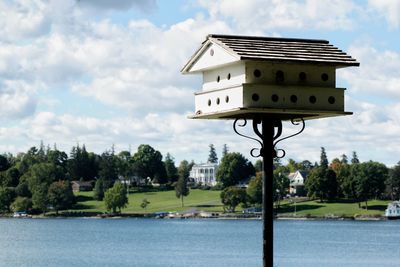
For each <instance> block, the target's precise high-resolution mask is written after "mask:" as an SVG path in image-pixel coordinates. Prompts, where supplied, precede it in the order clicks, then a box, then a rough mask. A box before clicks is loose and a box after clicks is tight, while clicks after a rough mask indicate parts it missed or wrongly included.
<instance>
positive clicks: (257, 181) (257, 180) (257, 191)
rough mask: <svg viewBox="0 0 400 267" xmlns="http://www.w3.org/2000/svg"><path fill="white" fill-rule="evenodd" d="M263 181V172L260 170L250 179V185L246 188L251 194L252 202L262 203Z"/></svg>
mask: <svg viewBox="0 0 400 267" xmlns="http://www.w3.org/2000/svg"><path fill="white" fill-rule="evenodd" d="M262 190H263V181H262V174H261V172H258V173H257V174H256V176H253V177H252V178H251V179H250V182H249V186H248V187H247V189H246V193H247V195H248V196H249V201H250V203H252V204H261V203H262V198H263V192H262Z"/></svg>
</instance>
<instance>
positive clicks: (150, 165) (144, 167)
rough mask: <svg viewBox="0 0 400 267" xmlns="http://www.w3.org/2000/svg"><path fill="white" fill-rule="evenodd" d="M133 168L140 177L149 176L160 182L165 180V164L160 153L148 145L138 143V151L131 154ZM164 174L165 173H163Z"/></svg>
mask: <svg viewBox="0 0 400 267" xmlns="http://www.w3.org/2000/svg"><path fill="white" fill-rule="evenodd" d="M133 162H134V163H133V168H134V171H135V173H136V174H137V175H138V176H139V177H141V178H142V179H146V178H147V177H150V178H151V179H152V180H153V181H156V180H158V181H157V182H159V183H160V184H163V183H166V182H167V179H166V178H167V177H163V176H164V175H165V166H164V164H163V162H162V155H161V153H160V152H159V151H157V150H155V149H154V148H152V147H151V146H150V145H143V144H142V145H140V146H139V147H138V151H137V152H136V153H135V154H134V155H133ZM165 176H166V175H165Z"/></svg>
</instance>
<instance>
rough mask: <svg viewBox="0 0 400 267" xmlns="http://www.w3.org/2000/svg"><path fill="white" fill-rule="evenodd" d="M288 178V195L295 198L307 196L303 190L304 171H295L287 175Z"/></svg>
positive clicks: (305, 176)
mask: <svg viewBox="0 0 400 267" xmlns="http://www.w3.org/2000/svg"><path fill="white" fill-rule="evenodd" d="M288 178H289V182H290V184H289V193H290V194H291V195H296V196H305V195H307V193H306V190H305V188H304V185H305V182H306V179H307V173H306V172H305V171H296V172H292V173H289V175H288Z"/></svg>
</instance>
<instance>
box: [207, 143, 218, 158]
mask: <svg viewBox="0 0 400 267" xmlns="http://www.w3.org/2000/svg"><path fill="white" fill-rule="evenodd" d="M209 147H210V152H209V154H208V162H210V163H218V157H217V153H216V152H215V148H214V145H213V144H210V145H209Z"/></svg>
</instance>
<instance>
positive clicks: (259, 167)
mask: <svg viewBox="0 0 400 267" xmlns="http://www.w3.org/2000/svg"><path fill="white" fill-rule="evenodd" d="M254 169H255V171H256V172H262V171H263V163H262V160H260V159H258V160H257V161H256V163H255V164H254Z"/></svg>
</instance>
